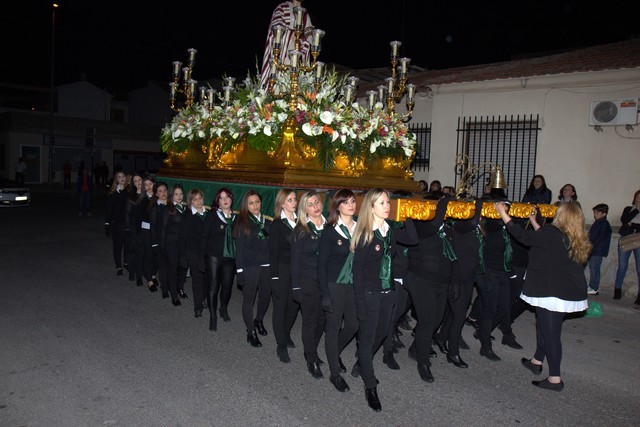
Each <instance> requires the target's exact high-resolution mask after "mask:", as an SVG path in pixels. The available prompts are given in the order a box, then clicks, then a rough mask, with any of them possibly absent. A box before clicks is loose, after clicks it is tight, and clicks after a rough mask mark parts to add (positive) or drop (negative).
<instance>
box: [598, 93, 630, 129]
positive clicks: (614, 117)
mask: <svg viewBox="0 0 640 427" xmlns="http://www.w3.org/2000/svg"><path fill="white" fill-rule="evenodd" d="M637 124H638V98H627V99H605V100H601V101H591V108H590V109H589V125H590V126H596V125H597V126H618V125H637Z"/></svg>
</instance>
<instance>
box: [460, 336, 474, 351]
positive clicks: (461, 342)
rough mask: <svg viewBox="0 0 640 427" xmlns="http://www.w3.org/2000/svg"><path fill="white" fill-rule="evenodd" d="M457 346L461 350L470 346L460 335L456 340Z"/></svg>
mask: <svg viewBox="0 0 640 427" xmlns="http://www.w3.org/2000/svg"><path fill="white" fill-rule="evenodd" d="M458 347H460V348H461V349H463V350H470V349H471V347H469V344H467V342H466V341H465V340H464V339H463V338H462V336H460V340H459V341H458Z"/></svg>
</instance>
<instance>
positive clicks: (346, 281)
mask: <svg viewBox="0 0 640 427" xmlns="http://www.w3.org/2000/svg"><path fill="white" fill-rule="evenodd" d="M340 230H342V232H343V233H344V235H345V236H347V239H349V240H351V233H349V229H348V228H347V226H346V225H344V224H340ZM336 283H337V284H339V285H353V252H351V251H349V255H348V256H347V259H346V260H345V262H344V265H343V266H342V269H341V270H340V274H338V279H337V280H336Z"/></svg>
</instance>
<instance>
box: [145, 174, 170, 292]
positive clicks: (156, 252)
mask: <svg viewBox="0 0 640 427" xmlns="http://www.w3.org/2000/svg"><path fill="white" fill-rule="evenodd" d="M153 194H154V195H153V199H151V205H150V206H149V220H150V222H151V248H152V251H153V272H154V274H157V277H158V278H159V283H160V289H161V290H162V298H163V299H164V298H169V287H168V283H167V281H168V280H167V279H168V270H167V266H168V260H167V256H166V252H165V251H163V250H162V247H161V244H162V233H163V231H164V223H163V218H164V217H165V216H166V213H167V202H168V199H169V187H168V186H167V183H166V182H163V181H158V182H156V183H155V184H154V185H153Z"/></svg>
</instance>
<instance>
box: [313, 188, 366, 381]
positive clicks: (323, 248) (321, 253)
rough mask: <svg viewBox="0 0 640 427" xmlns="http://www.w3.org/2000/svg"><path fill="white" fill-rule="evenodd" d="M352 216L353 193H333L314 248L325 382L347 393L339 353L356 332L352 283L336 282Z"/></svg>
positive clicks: (351, 229) (353, 224) (353, 223)
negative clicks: (323, 322) (322, 315)
mask: <svg viewBox="0 0 640 427" xmlns="http://www.w3.org/2000/svg"><path fill="white" fill-rule="evenodd" d="M355 213H356V197H355V194H353V191H351V190H349V189H346V188H343V189H340V190H338V191H336V192H335V194H334V195H333V197H332V198H331V208H330V210H329V217H328V218H327V226H326V228H325V230H324V232H323V233H322V237H321V238H320V247H319V249H318V284H319V286H320V294H321V295H322V298H323V300H324V301H325V304H324V306H325V307H324V308H325V309H326V317H327V323H326V326H325V337H324V346H325V352H326V354H327V363H328V364H329V369H330V370H331V376H330V377H329V381H331V384H333V385H334V387H335V388H336V389H337V390H338V391H340V392H345V391H347V390H349V385H348V384H347V382H346V381H345V380H344V378H343V377H342V376H341V375H340V374H341V373H344V372H347V370H346V368H345V367H344V364H343V363H342V360H341V359H340V354H341V353H342V350H344V348H345V347H346V346H347V345H348V344H349V342H351V340H352V339H353V337H354V336H355V335H356V333H357V332H358V318H357V316H356V302H355V298H354V294H353V281H352V280H351V277H349V278H348V280H344V278H342V280H340V281H341V282H343V283H338V279H339V277H340V273H341V272H342V269H343V267H344V265H345V263H346V261H347V258H348V257H349V253H350V251H349V245H350V243H351V236H352V235H353V232H354V231H355V228H356V221H355V220H354V219H353V217H354V215H355ZM327 298H328V299H329V300H328V303H329V304H326V302H327Z"/></svg>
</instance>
